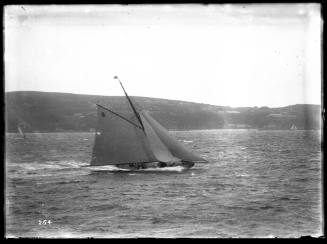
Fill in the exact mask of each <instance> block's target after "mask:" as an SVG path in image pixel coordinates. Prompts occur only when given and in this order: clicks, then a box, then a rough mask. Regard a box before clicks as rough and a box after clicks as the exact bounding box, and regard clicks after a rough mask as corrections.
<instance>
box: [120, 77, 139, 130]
mask: <svg viewBox="0 0 327 244" xmlns="http://www.w3.org/2000/svg"><path fill="white" fill-rule="evenodd" d="M114 79H117V80H118V81H119V83H120V86H121V87H122V88H123V91H124V93H125V96H126V98H127V100H128V102H129V104H130V105H131V107H132V109H133V112H134V113H135V115H136V117H137V119H138V121H139V122H140V124H141V126H142V129H143V130H144V125H143V123H142V120H141V118H140V115H139V114H138V112H137V111H136V109H135V107H134V105H133V103H132V101H131V99H130V97H129V96H128V95H127V92H126V91H125V89H124V86H123V84H122V83H121V81H120V80H119V78H118V76H115V77H114Z"/></svg>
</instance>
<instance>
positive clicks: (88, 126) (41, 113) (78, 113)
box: [5, 91, 320, 132]
mask: <svg viewBox="0 0 327 244" xmlns="http://www.w3.org/2000/svg"><path fill="white" fill-rule="evenodd" d="M132 99H133V101H135V103H136V104H137V106H139V107H142V108H143V109H145V110H147V111H149V112H150V114H151V115H152V116H153V117H154V118H155V119H157V120H158V121H159V122H160V123H161V124H162V125H163V126H165V127H166V128H167V129H169V130H199V129H220V128H256V129H290V128H291V126H292V125H295V126H296V127H297V128H298V129H319V128H320V106H319V105H307V104H303V105H302V104H298V105H292V106H286V107H281V108H268V107H261V108H257V107H254V108H243V107H242V108H231V107H223V106H214V105H208V104H200V103H193V102H184V101H176V100H166V99H158V98H146V97H132ZM95 103H100V104H102V105H104V106H107V107H109V108H111V109H112V110H114V111H116V112H119V113H122V114H124V115H126V116H128V114H130V113H131V110H130V108H129V105H128V103H127V101H126V98H125V97H121V96H95V95H79V94H69V93H48V92H32V91H22V92H7V93H5V110H6V114H5V115H6V131H7V132H17V126H18V125H21V126H22V127H23V128H24V131H26V132H36V131H39V132H55V131H92V130H94V128H95V127H96V105H95Z"/></svg>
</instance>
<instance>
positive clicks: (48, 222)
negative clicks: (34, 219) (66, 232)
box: [39, 219, 52, 225]
mask: <svg viewBox="0 0 327 244" xmlns="http://www.w3.org/2000/svg"><path fill="white" fill-rule="evenodd" d="M51 223H52V221H51V220H50V219H49V220H47V219H44V220H39V225H51Z"/></svg>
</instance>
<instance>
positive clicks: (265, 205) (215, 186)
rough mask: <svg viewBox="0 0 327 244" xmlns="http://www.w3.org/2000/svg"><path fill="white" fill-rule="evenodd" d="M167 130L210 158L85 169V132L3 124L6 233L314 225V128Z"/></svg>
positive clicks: (164, 233)
mask: <svg viewBox="0 0 327 244" xmlns="http://www.w3.org/2000/svg"><path fill="white" fill-rule="evenodd" d="M172 133H173V134H174V135H175V136H176V137H177V138H178V139H179V140H181V141H182V142H183V143H185V145H186V146H187V147H189V148H191V149H193V150H195V151H197V152H198V153H199V154H200V155H202V156H203V157H204V158H207V159H208V160H210V162H211V163H209V164H203V165H198V166H196V167H194V168H192V169H189V170H185V171H180V170H178V169H176V170H174V171H152V172H151V171H150V172H126V171H125V172H124V171H121V172H117V171H111V170H110V169H102V170H100V169H99V170H94V169H90V168H86V167H82V166H84V165H88V163H89V161H90V157H91V151H92V146H93V140H94V138H93V137H94V135H93V134H92V133H45V134H27V138H26V139H25V140H24V139H20V136H19V135H18V134H7V135H6V188H5V189H6V233H7V236H16V237H275V236H278V237H299V236H303V235H315V236H320V235H321V234H322V211H321V185H320V184H321V148H320V146H321V143H320V132H319V131H256V130H208V131H188V132H172ZM41 220H51V223H50V224H46V225H42V224H41V225H40V222H39V221H41Z"/></svg>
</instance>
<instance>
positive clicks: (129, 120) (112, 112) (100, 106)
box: [96, 103, 143, 130]
mask: <svg viewBox="0 0 327 244" xmlns="http://www.w3.org/2000/svg"><path fill="white" fill-rule="evenodd" d="M96 105H97V106H99V107H100V108H103V109H105V110H107V111H109V112H110V113H113V114H114V115H116V116H118V117H119V118H121V119H123V120H125V121H127V122H128V123H130V124H132V125H134V126H136V127H137V128H139V129H141V130H143V128H142V127H140V126H139V125H137V124H135V123H134V122H132V121H130V120H129V119H126V118H125V117H123V116H121V115H120V114H118V113H116V112H114V111H112V110H110V109H108V108H106V107H104V106H102V105H100V104H97V103H96Z"/></svg>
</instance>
